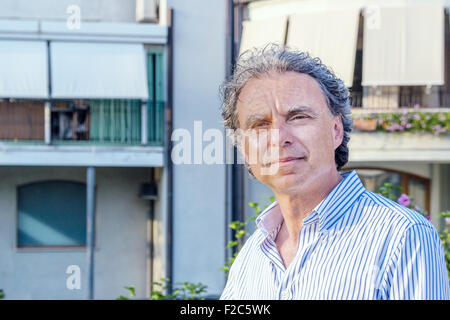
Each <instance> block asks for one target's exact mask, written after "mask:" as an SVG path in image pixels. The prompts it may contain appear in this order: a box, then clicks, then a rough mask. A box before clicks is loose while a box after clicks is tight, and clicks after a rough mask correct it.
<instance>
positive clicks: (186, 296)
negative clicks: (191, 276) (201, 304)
mask: <svg viewBox="0 0 450 320" xmlns="http://www.w3.org/2000/svg"><path fill="white" fill-rule="evenodd" d="M178 285H181V287H174V288H173V290H172V293H171V294H167V293H166V292H168V289H170V288H171V287H170V284H169V279H168V278H161V282H153V291H152V294H151V299H152V300H178V299H181V300H204V298H202V297H201V296H200V295H201V294H202V293H205V292H206V288H207V286H205V285H204V284H202V283H201V282H199V283H197V284H195V283H191V282H187V281H184V282H183V283H181V284H178Z"/></svg>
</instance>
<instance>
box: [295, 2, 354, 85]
mask: <svg viewBox="0 0 450 320" xmlns="http://www.w3.org/2000/svg"><path fill="white" fill-rule="evenodd" d="M358 22H359V7H355V8H349V9H342V10H333V11H330V10H326V11H323V10H322V11H315V12H305V13H300V14H295V15H292V16H290V18H289V30H288V36H287V45H289V46H290V47H292V48H295V49H297V50H301V51H307V52H309V54H310V55H311V56H312V57H318V58H320V60H321V61H322V63H324V64H325V65H326V66H328V67H331V69H332V70H333V71H334V72H335V74H336V76H337V77H339V78H340V79H342V80H343V81H344V83H345V85H346V86H347V87H351V86H352V84H353V73H354V69H355V54H356V44H357V40H358Z"/></svg>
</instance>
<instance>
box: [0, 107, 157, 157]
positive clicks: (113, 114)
mask: <svg viewBox="0 0 450 320" xmlns="http://www.w3.org/2000/svg"><path fill="white" fill-rule="evenodd" d="M164 106H165V103H164V102H160V101H157V102H153V101H148V102H147V103H142V101H141V100H118V99H114V100H112V99H109V100H82V99H74V100H59V101H58V100H52V101H51V102H47V103H46V102H44V101H31V100H17V101H15V100H2V101H1V102H0V165H65V166H78V165H97V166H150V165H154V166H162V164H163V150H164V148H163V144H164ZM46 115H47V116H46Z"/></svg>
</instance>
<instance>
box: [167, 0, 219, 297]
mask: <svg viewBox="0 0 450 320" xmlns="http://www.w3.org/2000/svg"><path fill="white" fill-rule="evenodd" d="M225 5H226V2H225V1H220V0H219V1H209V0H191V1H185V0H172V1H168V2H167V6H168V7H169V8H173V9H174V34H173V41H174V79H173V92H174V97H173V99H174V102H173V121H174V123H173V124H174V129H177V128H184V129H187V130H189V132H190V133H191V135H192V137H193V128H194V121H196V120H201V121H202V127H203V131H205V130H206V129H209V128H217V129H220V130H223V126H222V124H221V116H220V111H219V99H218V87H219V85H220V83H221V82H222V81H223V80H224V79H225V53H226V51H225V44H226V42H225V41H226V37H225V36H226V29H225V28H226V6H225ZM204 145H206V143H205V144H204ZM173 175H174V181H173V184H174V191H173V192H174V213H173V214H174V216H173V222H174V226H173V235H174V239H173V244H174V252H173V259H174V260H173V267H174V270H173V271H174V279H173V280H174V282H182V281H191V282H202V283H204V284H206V285H207V286H208V293H209V294H219V293H221V291H222V290H223V286H224V285H225V278H224V274H223V272H222V271H219V268H221V267H223V265H224V262H225V166H224V165H206V164H195V165H194V164H192V165H188V164H186V165H174V173H173Z"/></svg>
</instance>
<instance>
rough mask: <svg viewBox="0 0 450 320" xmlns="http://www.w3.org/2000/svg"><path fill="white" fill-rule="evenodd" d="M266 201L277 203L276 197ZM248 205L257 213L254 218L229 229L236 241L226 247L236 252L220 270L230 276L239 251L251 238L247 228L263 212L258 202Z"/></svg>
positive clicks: (232, 225) (234, 224) (237, 222)
mask: <svg viewBox="0 0 450 320" xmlns="http://www.w3.org/2000/svg"><path fill="white" fill-rule="evenodd" d="M266 199H268V200H269V201H270V203H272V202H274V201H275V197H274V196H271V197H267V198H266ZM270 203H268V204H266V205H264V209H266V208H267V207H268V206H269V205H270ZM248 205H249V206H250V207H251V208H253V210H254V211H255V214H254V215H253V216H251V217H250V218H248V219H247V220H246V221H245V222H241V221H233V222H231V224H230V225H229V227H230V228H231V229H232V230H233V231H234V240H231V241H230V242H228V244H227V245H226V248H234V250H235V252H234V253H233V255H232V256H231V257H229V258H228V261H227V262H225V266H224V267H222V268H220V270H221V271H224V272H225V274H226V275H228V273H229V272H230V268H231V266H232V264H233V263H234V260H236V257H237V255H238V253H239V251H240V250H241V249H242V246H243V245H244V242H245V240H246V237H247V236H249V234H248V232H247V231H246V230H245V228H246V227H247V225H248V224H249V223H250V222H252V221H255V220H256V218H257V217H258V216H259V215H260V214H261V212H262V210H261V207H260V204H259V203H258V202H249V204H248Z"/></svg>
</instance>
